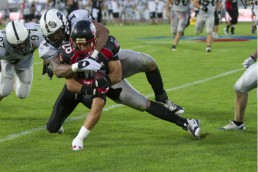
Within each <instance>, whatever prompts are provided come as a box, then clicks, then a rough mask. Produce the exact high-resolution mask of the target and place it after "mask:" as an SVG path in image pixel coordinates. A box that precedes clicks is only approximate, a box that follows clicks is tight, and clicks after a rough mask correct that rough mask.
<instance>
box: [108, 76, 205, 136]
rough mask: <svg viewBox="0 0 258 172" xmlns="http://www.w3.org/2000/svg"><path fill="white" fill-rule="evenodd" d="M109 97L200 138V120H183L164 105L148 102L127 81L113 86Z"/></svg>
mask: <svg viewBox="0 0 258 172" xmlns="http://www.w3.org/2000/svg"><path fill="white" fill-rule="evenodd" d="M107 96H108V97H109V98H111V99H112V100H114V101H115V102H117V103H120V104H124V105H127V106H129V107H131V108H133V109H136V110H139V111H146V112H148V113H149V114H151V115H153V116H155V117H158V118H160V119H163V120H165V121H168V122H172V123H175V124H176V125H178V126H180V127H182V128H183V129H186V130H188V131H189V130H191V131H190V132H191V133H192V134H194V135H195V137H199V130H200V126H199V121H198V120H194V121H193V120H192V121H191V120H190V119H185V118H182V117H180V116H178V115H176V114H175V113H173V112H172V111H170V110H169V109H167V108H166V107H164V106H163V105H162V104H160V103H157V102H153V101H150V100H148V99H147V98H146V97H145V96H143V95H142V94H140V93H139V92H138V91H137V90H135V89H134V88H133V86H132V85H130V83H129V82H127V80H122V81H121V82H119V83H117V84H115V85H113V86H112V87H111V88H110V90H109V92H108V94H107ZM189 123H191V124H189ZM192 123H194V124H192ZM197 135H198V136H197Z"/></svg>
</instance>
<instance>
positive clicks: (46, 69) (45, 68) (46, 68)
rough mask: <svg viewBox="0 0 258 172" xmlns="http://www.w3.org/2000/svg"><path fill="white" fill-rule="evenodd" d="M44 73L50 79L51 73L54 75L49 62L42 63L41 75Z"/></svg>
mask: <svg viewBox="0 0 258 172" xmlns="http://www.w3.org/2000/svg"><path fill="white" fill-rule="evenodd" d="M46 73H47V75H48V78H49V79H50V80H51V79H52V77H53V75H54V73H53V71H52V69H51V67H50V65H49V63H47V64H45V63H44V64H43V70H42V75H43V76H45V74H46Z"/></svg>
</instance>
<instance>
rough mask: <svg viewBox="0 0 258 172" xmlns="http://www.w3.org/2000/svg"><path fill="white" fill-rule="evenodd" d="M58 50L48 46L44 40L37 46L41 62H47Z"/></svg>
mask: <svg viewBox="0 0 258 172" xmlns="http://www.w3.org/2000/svg"><path fill="white" fill-rule="evenodd" d="M58 52H59V50H58V48H55V47H53V46H52V45H50V44H49V43H48V42H47V41H46V40H43V41H42V42H41V43H40V45H39V57H40V58H42V59H43V60H49V59H51V58H52V57H55V56H56V55H57V54H58Z"/></svg>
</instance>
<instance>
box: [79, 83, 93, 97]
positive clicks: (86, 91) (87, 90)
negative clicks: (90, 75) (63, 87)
mask: <svg viewBox="0 0 258 172" xmlns="http://www.w3.org/2000/svg"><path fill="white" fill-rule="evenodd" d="M80 93H81V95H83V96H86V95H93V89H92V87H91V86H89V85H83V86H82V88H81V91H80Z"/></svg>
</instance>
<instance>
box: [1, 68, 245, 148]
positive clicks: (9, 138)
mask: <svg viewBox="0 0 258 172" xmlns="http://www.w3.org/2000/svg"><path fill="white" fill-rule="evenodd" d="M242 70H244V68H241V69H235V70H231V71H228V72H225V73H221V74H219V75H216V76H213V77H210V78H206V79H202V80H198V81H194V82H190V83H187V84H184V85H181V86H178V87H173V88H169V89H166V91H167V92H171V91H174V90H179V89H182V88H186V87H190V86H193V85H197V84H201V83H204V82H208V81H210V80H214V79H217V78H221V77H224V76H227V75H231V74H233V73H236V72H239V71H242ZM151 96H154V94H148V95H146V97H151ZM121 106H124V105H121V104H116V105H112V106H108V107H106V108H104V111H110V110H112V109H115V108H118V107H121ZM83 118H85V115H84V114H83V115H80V116H77V117H72V118H68V119H67V120H66V121H67V122H71V121H76V120H79V119H83ZM41 130H45V126H42V127H37V128H33V129H31V130H25V131H22V132H20V133H17V134H11V135H8V136H6V137H4V138H1V139H0V143H3V142H6V141H9V140H13V139H15V138H18V137H21V136H24V135H28V134H30V133H33V132H36V131H41Z"/></svg>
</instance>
